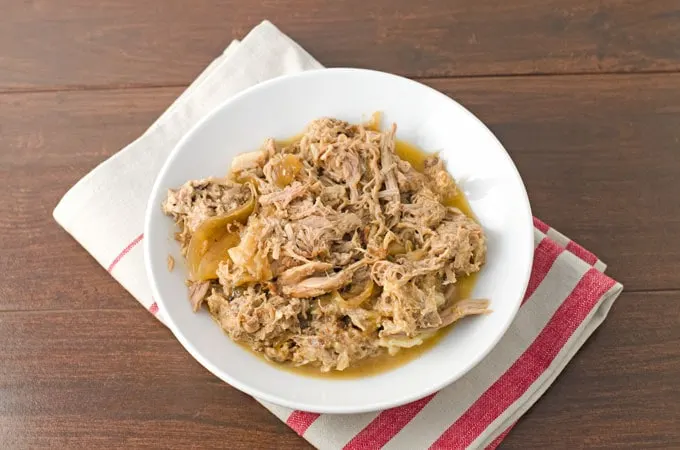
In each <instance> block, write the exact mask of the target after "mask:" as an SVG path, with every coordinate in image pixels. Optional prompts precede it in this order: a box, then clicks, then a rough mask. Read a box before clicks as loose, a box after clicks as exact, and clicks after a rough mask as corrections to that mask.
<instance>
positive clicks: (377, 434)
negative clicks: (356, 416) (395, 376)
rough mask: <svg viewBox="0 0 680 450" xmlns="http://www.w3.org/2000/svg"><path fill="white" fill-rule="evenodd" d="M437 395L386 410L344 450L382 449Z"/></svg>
mask: <svg viewBox="0 0 680 450" xmlns="http://www.w3.org/2000/svg"><path fill="white" fill-rule="evenodd" d="M434 396H435V394H430V395H428V396H427V397H425V398H421V399H420V400H416V401H415V402H411V403H409V404H407V405H403V406H400V407H397V408H392V409H386V410H385V411H383V412H381V413H380V414H378V417H376V418H375V419H373V421H371V423H369V424H368V425H366V427H365V428H364V429H363V430H361V431H360V432H359V434H357V435H356V436H354V438H352V440H351V441H349V442H348V443H347V445H346V446H345V447H344V450H364V449H367V448H382V446H383V445H385V444H387V443H388V442H389V440H390V439H392V438H393V437H394V436H395V435H396V434H397V433H398V432H399V431H400V430H401V429H402V428H404V427H405V426H406V424H408V423H409V422H410V421H411V420H412V419H413V418H414V417H415V416H416V415H417V414H418V413H419V412H420V410H421V409H423V408H424V407H425V405H427V404H428V403H429V401H430V400H432V397H434Z"/></svg>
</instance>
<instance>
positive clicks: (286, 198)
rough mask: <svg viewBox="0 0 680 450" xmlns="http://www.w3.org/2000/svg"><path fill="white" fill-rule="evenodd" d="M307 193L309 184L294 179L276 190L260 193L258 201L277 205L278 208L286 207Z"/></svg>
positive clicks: (262, 203)
mask: <svg viewBox="0 0 680 450" xmlns="http://www.w3.org/2000/svg"><path fill="white" fill-rule="evenodd" d="M308 193H309V185H306V184H302V183H300V182H298V181H296V182H294V183H292V184H291V185H290V186H287V187H286V188H284V189H282V190H280V191H278V192H272V193H271V194H266V195H261V196H260V198H259V201H260V204H261V205H263V206H265V205H277V206H278V207H280V208H286V207H287V206H288V205H289V204H290V203H291V202H292V201H293V200H295V199H297V198H300V197H303V196H305V195H307V194H308Z"/></svg>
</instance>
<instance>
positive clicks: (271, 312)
mask: <svg viewBox="0 0 680 450" xmlns="http://www.w3.org/2000/svg"><path fill="white" fill-rule="evenodd" d="M395 133H396V126H393V127H392V128H391V129H389V130H388V131H387V132H379V131H375V130H373V129H371V128H369V127H367V126H362V125H351V124H348V123H346V122H343V121H340V120H336V119H329V118H324V119H319V120H316V121H314V122H312V123H311V124H310V125H309V126H308V127H307V129H306V130H305V132H304V133H303V134H302V135H301V136H300V137H299V138H297V139H295V140H294V141H292V142H290V143H286V144H278V143H275V142H274V141H273V140H267V141H266V142H265V145H264V146H263V148H262V149H261V150H258V151H256V152H251V153H246V154H242V155H240V156H238V157H237V158H235V159H234V161H233V164H232V167H231V170H230V172H229V174H228V176H227V177H225V178H219V179H218V178H210V179H205V180H197V181H190V182H188V183H186V184H184V185H183V186H182V187H180V188H179V189H177V190H171V191H170V192H169V193H168V196H167V199H166V201H165V202H164V204H163V210H164V212H165V213H166V214H168V215H170V216H172V217H173V219H174V220H175V222H176V223H177V225H178V228H179V232H178V233H177V234H176V238H177V240H178V242H179V243H180V245H181V248H182V254H183V255H185V256H187V258H192V257H195V255H192V252H196V251H197V250H195V249H194V250H192V249H191V245H190V244H191V239H192V236H193V235H194V233H196V234H198V233H197V229H199V227H201V224H202V223H205V221H206V220H207V219H209V218H213V217H220V216H224V215H226V214H229V212H230V211H233V210H235V209H237V208H239V207H240V206H242V205H244V204H246V203H247V202H248V201H249V199H250V198H251V196H252V195H254V194H253V192H254V191H256V193H257V197H256V198H257V202H256V205H255V207H254V209H253V211H252V213H250V215H249V216H248V217H247V220H244V221H242V222H238V221H234V223H230V224H229V233H232V234H233V233H236V238H237V239H236V242H235V245H233V246H231V247H230V248H228V249H226V250H224V251H223V252H222V253H221V254H220V256H219V261H215V263H216V267H217V268H216V270H214V271H213V272H214V274H213V272H210V275H211V276H208V277H207V278H208V279H206V276H204V274H203V272H202V275H201V277H202V278H196V277H194V279H191V280H190V281H188V285H189V291H190V300H191V304H192V306H193V308H194V310H197V309H199V308H200V306H201V305H202V304H203V303H205V304H206V305H207V308H208V310H209V312H210V314H211V315H212V316H213V318H214V319H215V320H216V321H217V323H218V324H219V325H220V326H221V327H222V328H223V329H224V331H225V332H226V333H227V334H228V335H229V336H230V337H231V338H232V339H234V340H237V341H240V342H243V343H246V344H247V345H248V346H250V347H251V348H252V349H254V350H255V351H257V352H261V353H263V354H264V355H265V356H266V357H267V358H268V359H270V360H273V361H277V362H288V363H292V364H295V365H312V366H315V367H319V369H320V370H321V371H329V370H343V369H346V368H347V367H349V366H350V365H352V364H355V363H357V362H358V361H360V360H362V359H365V358H369V357H372V356H376V355H379V354H382V353H386V352H389V353H390V354H393V353H395V352H396V351H398V350H399V349H400V348H404V347H412V346H415V345H419V344H421V343H422V342H423V340H424V339H426V338H428V337H430V336H432V335H433V333H435V332H436V331H437V330H439V329H441V328H443V327H445V326H448V325H450V324H451V323H453V322H455V321H457V320H459V319H461V318H462V317H465V316H468V315H476V314H483V313H486V312H488V309H487V308H488V302H487V301H485V300H474V299H460V298H458V296H457V289H456V283H457V281H458V280H459V279H460V277H465V276H468V275H470V274H472V273H474V272H477V271H479V270H480V268H481V266H482V264H483V263H484V260H485V255H486V245H485V237H484V233H483V231H482V228H481V227H480V226H479V224H478V223H477V222H476V221H474V220H473V219H471V218H470V217H468V216H466V215H465V214H464V213H463V212H461V211H460V210H459V209H457V208H455V207H452V206H447V202H448V200H449V199H451V198H454V197H455V196H456V195H462V194H460V193H459V192H458V191H457V188H456V184H455V182H454V180H453V179H452V178H451V176H450V175H449V174H448V172H447V171H446V169H445V167H444V164H443V162H442V160H440V159H439V158H438V157H437V156H436V155H433V156H430V157H428V158H427V159H426V161H425V164H424V170H423V171H422V172H419V171H417V170H415V169H414V168H413V166H412V165H411V164H410V163H409V162H408V161H405V160H403V159H401V158H400V157H399V156H398V155H397V154H396V153H395ZM248 185H250V186H248ZM225 233H226V231H225ZM196 239H198V238H196ZM217 241H218V239H217V238H215V240H213V241H209V240H207V241H206V242H205V243H203V245H202V247H201V248H200V249H199V252H201V253H198V254H199V256H200V255H205V256H202V258H207V257H208V256H207V255H211V256H210V257H212V258H215V252H210V251H209V249H208V247H209V246H210V245H211V242H217ZM201 263H205V261H201ZM217 263H218V264H217Z"/></svg>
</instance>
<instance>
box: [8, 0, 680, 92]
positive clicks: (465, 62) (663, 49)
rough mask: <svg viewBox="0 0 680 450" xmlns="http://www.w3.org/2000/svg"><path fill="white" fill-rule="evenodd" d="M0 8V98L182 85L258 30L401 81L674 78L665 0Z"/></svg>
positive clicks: (294, 0) (82, 1)
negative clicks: (276, 30)
mask: <svg viewBox="0 0 680 450" xmlns="http://www.w3.org/2000/svg"><path fill="white" fill-rule="evenodd" d="M0 11H2V14H1V15H0V55H1V56H0V89H48V88H50V89H51V88H54V87H80V86H90V85H99V86H101V85H139V84H147V85H148V84H152V85H167V84H173V85H175V84H187V83H188V82H189V81H190V80H191V79H193V78H194V77H195V76H196V75H197V74H198V73H199V72H200V71H201V70H202V69H203V67H205V66H206V65H207V64H208V62H210V61H211V60H212V59H213V58H215V57H216V56H217V55H219V53H220V52H221V51H222V50H223V49H224V48H225V47H226V46H227V44H228V43H229V42H230V41H231V40H232V39H234V38H242V37H243V36H244V35H245V34H246V33H247V31H248V30H249V29H251V28H252V27H253V26H254V25H256V24H257V23H259V22H260V21H261V20H263V19H270V20H271V21H273V22H274V23H275V24H277V25H278V26H279V27H280V28H281V29H282V30H283V31H284V32H286V33H288V34H289V35H290V36H291V37H293V39H295V40H297V41H298V42H299V43H300V44H301V45H302V46H303V47H304V48H306V49H307V50H308V51H310V53H311V54H312V55H314V56H315V57H317V58H318V59H319V60H320V61H322V62H323V63H324V64H326V65H328V66H358V67H366V68H373V69H380V70H385V71H390V72H395V73H399V74H404V75H408V76H428V77H433V76H462V75H489V74H545V73H551V74H553V73H565V72H568V73H584V72H590V73H594V72H595V73H599V72H621V71H623V72H640V71H674V70H678V69H679V68H680V46H678V45H677V44H678V40H679V39H680V20H678V19H679V18H680V4H678V2H677V1H676V0H656V1H654V2H650V1H647V0H604V1H599V2H593V1H587V0H550V1H543V0H518V1H512V2H498V1H496V0H481V1H480V0H459V1H455V2H452V1H448V0H428V1H422V2H412V1H409V0H394V1H390V2H383V1H375V2H366V1H362V0H349V1H344V2H326V1H324V0H279V1H261V2H242V1H238V0H204V1H201V2H198V3H187V2H184V1H181V0H149V1H145V2H139V1H136V0H115V1H114V0H105V1H99V2H97V3H96V5H94V4H92V2H90V1H87V0H63V1H59V2H55V1H48V0H32V1H12V0H2V1H0Z"/></svg>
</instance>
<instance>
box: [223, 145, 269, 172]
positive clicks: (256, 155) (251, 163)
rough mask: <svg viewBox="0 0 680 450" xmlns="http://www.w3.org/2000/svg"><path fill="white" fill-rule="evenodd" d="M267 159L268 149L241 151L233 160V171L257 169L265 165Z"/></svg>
mask: <svg viewBox="0 0 680 450" xmlns="http://www.w3.org/2000/svg"><path fill="white" fill-rule="evenodd" d="M266 161H267V151H266V150H257V151H254V152H248V153H241V154H239V155H236V156H235V157H234V159H233V160H232V161H231V171H232V172H240V171H243V170H247V169H255V168H259V167H262V166H264V164H265V162H266Z"/></svg>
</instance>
